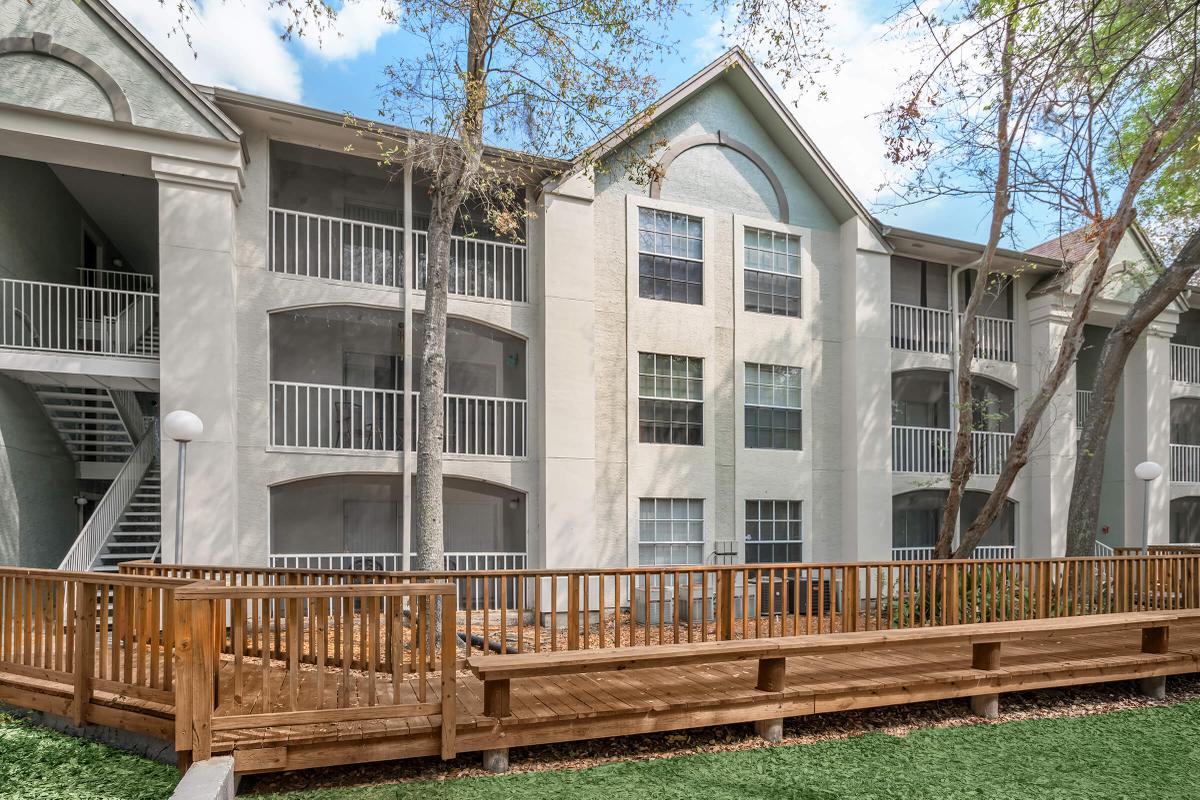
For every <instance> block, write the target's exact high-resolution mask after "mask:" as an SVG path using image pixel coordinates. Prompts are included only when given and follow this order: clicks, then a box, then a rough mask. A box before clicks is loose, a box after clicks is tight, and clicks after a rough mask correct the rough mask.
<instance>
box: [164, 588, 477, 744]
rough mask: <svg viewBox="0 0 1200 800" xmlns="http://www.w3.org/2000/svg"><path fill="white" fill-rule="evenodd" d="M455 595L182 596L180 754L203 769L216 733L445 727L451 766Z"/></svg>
mask: <svg viewBox="0 0 1200 800" xmlns="http://www.w3.org/2000/svg"><path fill="white" fill-rule="evenodd" d="M453 595H454V587H453V586H450V585H449V584H444V583H443V584H433V583H404V584H397V583H390V584H384V583H379V584H359V585H352V584H346V583H343V584H330V585H324V586H321V585H297V586H280V585H259V586H248V585H242V586H230V585H226V584H222V583H215V582H209V581H205V582H199V583H192V584H191V585H189V586H187V587H185V588H181V589H179V590H178V591H177V593H176V600H177V603H176V612H175V617H176V618H175V628H176V630H178V632H179V645H178V646H179V654H180V659H179V672H180V674H179V685H180V687H181V691H180V693H179V694H178V704H177V709H176V727H175V747H176V750H178V751H179V752H181V753H190V754H191V756H190V757H191V758H192V759H193V760H202V759H205V758H208V757H209V756H210V755H211V754H212V743H213V735H214V733H218V734H219V732H221V731H231V730H237V731H243V732H244V731H249V730H254V729H263V728H270V727H276V726H286V725H308V724H318V723H319V724H326V723H338V722H359V723H366V722H379V721H384V720H394V719H401V718H406V717H426V716H432V715H440V717H441V721H440V723H439V724H440V727H441V752H442V756H443V757H444V758H451V757H453V755H454V733H455V695H456V680H455V669H456V657H457V652H456V651H457V644H456V639H455V636H454V625H455V622H454V617H455V609H454V601H453ZM439 614H440V617H439ZM222 656H224V657H222ZM301 664H312V665H314V668H313V669H311V670H304V669H303V668H302V667H301ZM222 670H224V671H225V672H226V673H229V674H227V675H225V677H224V679H222V675H221V672H222ZM435 673H436V682H435V677H434V674H435ZM409 675H414V676H415V680H413V681H410V680H406V677H407V676H409Z"/></svg>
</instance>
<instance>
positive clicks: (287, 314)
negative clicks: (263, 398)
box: [270, 305, 526, 456]
mask: <svg viewBox="0 0 1200 800" xmlns="http://www.w3.org/2000/svg"><path fill="white" fill-rule="evenodd" d="M413 328H414V331H413V332H414V334H415V335H416V337H417V339H416V341H421V339H422V338H423V336H424V324H423V316H422V315H420V314H417V315H414V322H413ZM270 337H271V369H270V374H271V411H272V418H271V419H272V421H271V444H272V446H275V447H290V448H301V449H333V450H367V451H380V452H396V451H398V450H400V449H401V448H402V446H403V439H404V427H405V426H404V415H405V414H406V413H413V411H415V395H414V396H413V399H412V400H411V401H410V402H409V403H407V404H406V403H405V402H404V395H405V390H406V387H405V385H404V383H405V381H404V372H405V370H404V359H405V339H406V336H405V330H404V317H403V315H402V314H401V313H400V312H399V311H390V310H387V309H380V308H364V307H360V306H341V305H330V306H317V307H310V308H302V309H295V310H290V311H277V312H274V313H272V314H271V316H270ZM412 373H413V374H412V384H413V386H412V389H411V390H410V391H412V390H415V389H416V387H417V386H419V381H420V364H419V362H416V361H414V363H413V365H412ZM445 388H446V451H447V452H448V453H454V454H463V455H510V456H523V455H525V436H526V414H525V392H526V387H525V340H524V339H521V338H519V337H517V336H514V335H512V334H510V333H506V332H504V331H501V330H498V329H496V328H491V327H488V326H486V325H480V324H479V323H476V322H472V321H470V320H465V319H460V318H457V317H451V318H450V319H449V320H447V323H446V379H445Z"/></svg>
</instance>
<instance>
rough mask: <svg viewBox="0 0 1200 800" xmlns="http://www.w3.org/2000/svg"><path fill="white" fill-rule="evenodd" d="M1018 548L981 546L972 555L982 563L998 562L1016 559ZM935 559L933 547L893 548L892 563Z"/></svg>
mask: <svg viewBox="0 0 1200 800" xmlns="http://www.w3.org/2000/svg"><path fill="white" fill-rule="evenodd" d="M1016 555H1017V548H1016V547H1014V546H1013V545H1003V544H997V545H980V546H979V547H976V548H975V550H974V551H972V553H971V558H976V559H980V560H982V561H998V560H1000V559H1006V558H1016ZM932 558H933V548H932V547H893V548H892V561H929V560H930V559H932Z"/></svg>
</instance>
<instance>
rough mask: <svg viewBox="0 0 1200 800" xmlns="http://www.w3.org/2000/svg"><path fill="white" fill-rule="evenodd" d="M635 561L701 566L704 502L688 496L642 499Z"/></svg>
mask: <svg viewBox="0 0 1200 800" xmlns="http://www.w3.org/2000/svg"><path fill="white" fill-rule="evenodd" d="M638 562H639V563H640V564H641V565H642V566H654V565H657V564H679V565H698V564H703V563H704V501H703V500H700V499H696V498H688V497H643V498H641V500H640V504H639V510H638Z"/></svg>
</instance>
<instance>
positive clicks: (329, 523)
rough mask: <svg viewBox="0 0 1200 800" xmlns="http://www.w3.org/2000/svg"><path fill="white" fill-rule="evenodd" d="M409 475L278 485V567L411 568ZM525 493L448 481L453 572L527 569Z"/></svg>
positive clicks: (274, 555)
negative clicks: (407, 533) (406, 541)
mask: <svg viewBox="0 0 1200 800" xmlns="http://www.w3.org/2000/svg"><path fill="white" fill-rule="evenodd" d="M403 480H404V478H403V476H402V475H389V474H372V475H361V474H360V475H325V476H320V477H316V478H306V479H304V480H298V481H292V482H290V483H284V484H280V485H278V486H273V487H271V501H270V502H271V562H272V564H273V565H274V566H294V567H312V568H329V569H333V568H339V569H388V570H399V569H403V568H404V565H405V560H404V555H405V552H406V551H405V547H404V534H403V531H404V524H403V519H404V516H403V515H404V491H403ZM527 505H528V504H527V502H526V496H525V493H524V492H520V491H517V490H515V489H509V488H507V487H503V486H497V485H494V484H490V483H485V482H483V481H477V480H471V479H468V478H457V477H447V478H445V482H444V487H443V498H442V512H443V520H444V536H443V547H444V549H445V553H446V557H445V566H446V569H514V568H521V567H525V566H528V563H527V557H526V544H525V542H526V507H527Z"/></svg>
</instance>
